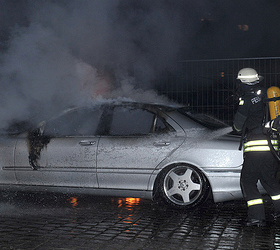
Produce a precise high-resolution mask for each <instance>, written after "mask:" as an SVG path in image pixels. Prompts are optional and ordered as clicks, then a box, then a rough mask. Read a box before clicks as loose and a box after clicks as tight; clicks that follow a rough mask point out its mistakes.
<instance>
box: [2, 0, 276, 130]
mask: <svg viewBox="0 0 280 250" xmlns="http://www.w3.org/2000/svg"><path fill="white" fill-rule="evenodd" d="M240 6H242V7H240ZM279 8H280V5H279V4H278V2H277V1H266V0H257V1H256V0H249V1H247V2H246V3H244V1H241V0H238V1H234V2H233V1H223V0H218V1H212V0H200V1H186V0H176V1H173V0H153V1H148V0H102V1H100V0H36V1H34V0H1V1H0V128H3V127H5V126H7V125H8V124H9V123H10V122H11V121H14V120H26V119H27V120H30V119H31V120H35V121H37V120H40V119H43V118H44V117H49V116H52V115H53V114H56V113H57V112H59V111H60V110H62V109H64V108H66V107H68V106H72V105H77V104H80V103H81V102H83V101H88V100H95V99H99V98H109V99H110V98H118V97H125V98H130V99H135V100H138V101H140V100H142V99H141V98H143V96H144V97H145V98H144V99H145V100H146V101H147V100H148V101H157V100H155V99H156V98H158V96H157V93H156V91H155V86H154V82H155V80H158V79H160V78H161V76H162V74H163V73H164V72H169V71H171V72H172V70H173V69H174V68H175V65H176V63H177V61H178V60H179V59H186V58H194V59H198V58H221V57H224V58H225V57H226V56H228V57H243V56H264V55H267V53H271V52H273V53H272V54H270V56H276V55H277V53H278V54H280V49H278V50H276V48H278V47H279V42H278V41H279V34H278V33H279V32H273V30H276V31H277V30H278V29H276V28H277V27H278V25H279V24H278V23H279V22H275V19H273V17H274V16H277V15H278V14H277V13H278V12H279ZM263 18H265V21H264V19H263ZM238 25H239V26H238ZM246 25H247V26H246ZM238 27H239V28H238ZM271 27H274V29H272V28H271ZM246 28H248V30H246ZM243 29H244V30H243ZM264 44H265V45H266V46H263V45H264ZM264 48H265V49H264ZM254 51H255V52H257V53H255V54H254V53H253V52H254ZM277 51H278V52H277ZM276 52H277V53H276ZM160 101H166V99H165V98H162V97H161V98H160Z"/></svg>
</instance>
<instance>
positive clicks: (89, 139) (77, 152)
mask: <svg viewBox="0 0 280 250" xmlns="http://www.w3.org/2000/svg"><path fill="white" fill-rule="evenodd" d="M208 125H209V124H206V123H205V124H204V123H203V122H202V121H201V120H197V119H196V118H194V117H192V116H191V115H190V114H188V112H187V111H186V109H184V108H180V107H175V106H164V105H157V104H143V103H135V102H125V103H120V102H112V103H103V104H98V105H92V106H90V105H89V106H85V107H77V108H72V109H69V110H67V111H65V112H64V113H63V114H61V115H60V116H57V117H55V118H53V119H51V120H49V121H47V122H43V123H41V124H40V126H38V128H35V129H32V130H29V131H28V132H24V133H20V134H8V135H7V134H6V135H3V136H2V137H1V139H0V167H1V168H0V185H1V187H2V188H7V189H8V188H9V189H12V190H26V191H28V190H31V191H42V190H46V191H55V192H58V191H59V192H68V193H86V194H93V195H110V196H122V197H123V196H125V197H139V198H146V199H155V200H158V199H160V200H162V201H164V202H165V203H166V204H168V205H171V206H172V207H176V208H189V207H193V206H197V205H199V204H201V203H202V202H203V201H205V200H206V199H207V198H209V197H210V196H212V197H213V199H214V201H215V202H220V201H227V200H233V199H238V198H241V197H242V194H241V190H240V185H239V176H240V171H241V167H242V162H243V156H242V151H239V150H238V147H239V138H238V137H235V136H230V135H223V134H225V133H226V131H225V130H223V129H219V130H217V128H215V127H214V126H208Z"/></svg>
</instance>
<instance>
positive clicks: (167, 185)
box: [155, 164, 210, 209]
mask: <svg viewBox="0 0 280 250" xmlns="http://www.w3.org/2000/svg"><path fill="white" fill-rule="evenodd" d="M209 194H210V186H209V182H208V180H207V179H206V177H205V175H204V174H203V173H202V172H201V171H200V170H199V169H198V168H196V167H194V166H191V165H188V164H178V165H173V166H171V167H168V168H165V169H164V170H163V171H162V172H161V173H160V175H159V178H158V180H157V188H156V194H155V198H156V199H161V200H163V201H164V202H165V203H166V204H167V205H169V206H171V207H173V208H179V209H186V208H193V207H195V206H198V205H200V204H201V203H203V202H204V201H205V200H207V198H208V197H209Z"/></svg>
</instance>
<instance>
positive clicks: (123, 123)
mask: <svg viewBox="0 0 280 250" xmlns="http://www.w3.org/2000/svg"><path fill="white" fill-rule="evenodd" d="M153 121H154V114H153V113H151V112H149V111H147V110H144V109H140V108H128V107H116V108H115V109H114V113H113V117H112V123H111V127H110V131H109V135H113V136H117V135H118V136H132V135H147V134H149V133H150V132H151V129H152V126H153Z"/></svg>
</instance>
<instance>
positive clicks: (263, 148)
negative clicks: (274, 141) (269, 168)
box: [244, 146, 278, 153]
mask: <svg viewBox="0 0 280 250" xmlns="http://www.w3.org/2000/svg"><path fill="white" fill-rule="evenodd" d="M274 149H275V150H278V147H274ZM269 150H270V147H269V146H255V147H248V148H245V149H244V152H245V153H246V152H254V151H269Z"/></svg>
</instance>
